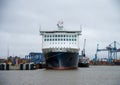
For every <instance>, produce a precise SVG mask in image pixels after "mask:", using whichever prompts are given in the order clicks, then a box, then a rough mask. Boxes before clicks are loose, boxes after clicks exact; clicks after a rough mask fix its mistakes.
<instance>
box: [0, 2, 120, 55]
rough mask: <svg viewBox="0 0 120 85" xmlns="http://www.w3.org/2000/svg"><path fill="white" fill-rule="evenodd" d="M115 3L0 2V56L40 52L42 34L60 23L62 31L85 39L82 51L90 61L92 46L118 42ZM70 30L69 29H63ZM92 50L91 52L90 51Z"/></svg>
mask: <svg viewBox="0 0 120 85" xmlns="http://www.w3.org/2000/svg"><path fill="white" fill-rule="evenodd" d="M116 4H118V2H117V0H116V1H115V0H50V1H48V0H34V1H33V0H11V1H9V0H1V1H0V12H1V13H0V39H1V40H0V47H1V48H0V52H1V54H0V56H6V55H7V46H8V45H9V46H10V48H11V49H10V50H11V51H10V52H11V55H12V54H13V53H14V55H25V54H28V53H29V52H31V51H41V37H40V36H39V26H40V25H41V27H42V30H45V29H47V30H55V29H56V23H57V21H58V20H59V19H63V21H64V25H65V26H64V27H65V29H66V30H73V28H74V29H75V30H79V26H80V24H83V25H84V28H83V32H82V36H81V37H80V40H81V41H80V43H81V45H80V47H81V49H82V46H83V39H85V38H86V39H87V45H86V51H87V55H88V56H89V57H92V56H93V55H94V53H95V50H96V44H97V43H99V44H101V45H102V46H103V47H105V46H106V45H107V44H109V43H111V42H112V41H114V40H116V41H118V42H120V39H119V36H118V35H119V31H120V29H119V27H120V12H119V10H118V9H119V5H116ZM67 27H70V28H67ZM91 50H92V51H91Z"/></svg>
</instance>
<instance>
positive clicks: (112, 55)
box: [94, 41, 120, 64]
mask: <svg viewBox="0 0 120 85" xmlns="http://www.w3.org/2000/svg"><path fill="white" fill-rule="evenodd" d="M117 45H120V44H119V43H118V42H116V41H114V42H112V43H111V44H109V45H108V46H107V47H106V48H104V49H99V44H97V50H96V53H95V58H94V62H95V63H96V62H97V59H98V52H101V51H108V62H109V64H111V63H112V60H114V61H116V60H117V53H118V52H120V48H117Z"/></svg>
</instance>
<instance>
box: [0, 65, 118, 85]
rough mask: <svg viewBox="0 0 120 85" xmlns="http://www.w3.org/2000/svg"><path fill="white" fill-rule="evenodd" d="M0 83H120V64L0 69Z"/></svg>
mask: <svg viewBox="0 0 120 85" xmlns="http://www.w3.org/2000/svg"><path fill="white" fill-rule="evenodd" d="M0 85H120V66H90V67H89V68H78V69H77V70H45V69H38V70H8V71H0Z"/></svg>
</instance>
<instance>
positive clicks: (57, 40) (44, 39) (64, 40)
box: [44, 39, 76, 41]
mask: <svg viewBox="0 0 120 85" xmlns="http://www.w3.org/2000/svg"><path fill="white" fill-rule="evenodd" d="M44 41H76V39H44Z"/></svg>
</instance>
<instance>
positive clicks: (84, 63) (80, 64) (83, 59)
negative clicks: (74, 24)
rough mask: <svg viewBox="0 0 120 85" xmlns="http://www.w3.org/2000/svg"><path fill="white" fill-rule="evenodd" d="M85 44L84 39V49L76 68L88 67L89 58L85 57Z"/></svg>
mask: <svg viewBox="0 0 120 85" xmlns="http://www.w3.org/2000/svg"><path fill="white" fill-rule="evenodd" d="M85 44H86V39H84V47H83V50H82V54H81V55H79V61H78V67H89V58H88V57H86V55H85Z"/></svg>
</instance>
